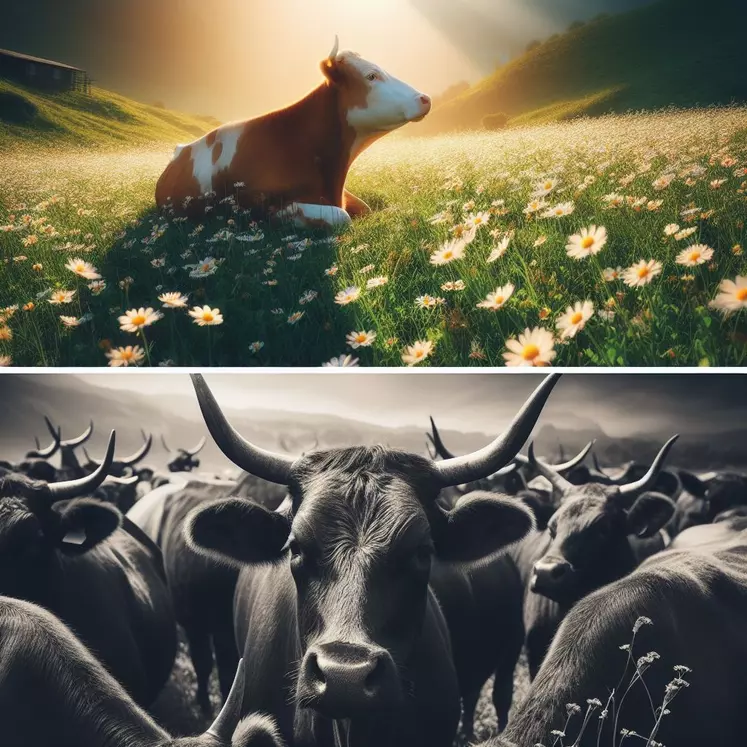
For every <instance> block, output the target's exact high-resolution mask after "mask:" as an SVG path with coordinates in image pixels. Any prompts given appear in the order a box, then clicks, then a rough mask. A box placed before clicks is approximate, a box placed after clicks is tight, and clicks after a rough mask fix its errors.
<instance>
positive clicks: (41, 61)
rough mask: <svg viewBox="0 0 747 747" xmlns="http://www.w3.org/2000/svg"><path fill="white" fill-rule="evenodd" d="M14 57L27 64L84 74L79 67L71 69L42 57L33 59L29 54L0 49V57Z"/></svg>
mask: <svg viewBox="0 0 747 747" xmlns="http://www.w3.org/2000/svg"><path fill="white" fill-rule="evenodd" d="M3 56H5V57H16V58H17V59H19V60H26V61H28V62H36V63H38V64H39V65H51V66H52V67H61V68H64V69H65V70H75V71H76V72H79V73H84V72H85V70H82V69H81V68H79V67H73V66H72V65H66V64H65V63H64V62H55V60H45V59H44V58H43V57H34V56H32V55H30V54H23V53H22V52H13V51H12V50H10V49H0V57H3Z"/></svg>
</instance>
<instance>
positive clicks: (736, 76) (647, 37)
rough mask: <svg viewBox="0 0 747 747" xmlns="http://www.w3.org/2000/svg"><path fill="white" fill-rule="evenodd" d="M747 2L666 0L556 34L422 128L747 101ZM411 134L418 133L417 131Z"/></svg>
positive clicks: (430, 131) (440, 110)
mask: <svg viewBox="0 0 747 747" xmlns="http://www.w3.org/2000/svg"><path fill="white" fill-rule="evenodd" d="M746 24H747V3H746V2H744V0H712V2H709V3H708V4H707V5H704V4H703V3H702V2H700V0H660V2H658V3H655V4H654V5H650V6H646V7H643V8H639V9H637V10H634V11H630V12H628V13H624V14H621V15H616V16H607V17H602V18H599V19H597V20H594V21H590V22H589V23H587V24H586V25H584V26H582V27H580V28H577V29H574V30H572V31H569V32H568V33H566V34H563V35H561V36H557V37H554V38H551V39H549V40H547V41H546V42H544V43H543V44H541V45H540V46H539V47H536V48H535V49H532V50H531V51H529V52H527V53H525V54H524V55H522V56H521V57H519V58H517V59H515V60H513V61H512V62H510V63H509V64H507V65H505V66H504V67H501V68H500V69H498V70H497V71H496V72H495V73H494V74H493V75H491V76H489V77H487V78H485V79H484V80H483V81H481V82H480V83H478V84H476V85H475V86H473V87H472V88H470V89H469V90H468V91H466V92H464V93H463V94H462V95H460V96H458V97H457V98H455V99H452V100H451V101H449V102H448V103H446V104H444V105H443V106H442V107H440V108H437V109H436V110H435V111H434V112H433V113H432V115H431V116H430V117H429V118H428V119H427V120H426V121H425V122H424V123H423V124H422V125H421V126H420V127H419V128H418V131H417V134H420V135H423V134H429V135H432V134H440V133H443V132H449V131H454V130H462V129H475V128H480V127H482V120H483V118H484V117H486V116H488V115H493V114H498V113H505V114H507V115H508V116H509V118H510V121H509V124H528V123H540V122H544V121H553V120H562V119H569V118H573V117H576V116H581V115H595V114H602V113H607V112H624V111H628V110H639V109H657V108H662V107H667V106H677V107H690V106H695V105H709V104H729V103H731V102H733V101H739V102H744V101H747V76H745V74H744V28H745V25H746ZM413 134H415V133H414V132H413Z"/></svg>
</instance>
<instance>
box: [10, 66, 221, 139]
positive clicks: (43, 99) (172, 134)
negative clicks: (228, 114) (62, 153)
mask: <svg viewBox="0 0 747 747" xmlns="http://www.w3.org/2000/svg"><path fill="white" fill-rule="evenodd" d="M218 124H219V122H218V121H217V120H214V119H212V118H211V117H201V116H195V115H189V114H181V113H178V112H172V111H168V110H167V109H161V108H159V107H156V106H148V105H147V104H140V103H138V102H136V101H132V100H131V99H128V98H125V97H124V96H120V95H119V94H116V93H110V92H109V91H103V90H101V89H98V88H94V89H93V92H92V93H91V94H90V95H84V94H82V93H79V92H70V93H63V94H46V93H41V92H39V91H35V90H32V89H29V88H25V87H24V86H21V85H17V84H15V83H11V82H10V81H7V80H2V79H0V149H8V148H10V147H11V146H14V145H18V144H19V143H33V144H35V145H51V144H60V143H64V144H75V145H98V146H117V145H142V144H145V143H151V142H168V143H174V142H180V141H184V140H193V139H195V138H196V137H199V136H200V135H202V134H204V133H205V132H208V131H209V130H210V129H212V128H213V127H216V126H217V125H218Z"/></svg>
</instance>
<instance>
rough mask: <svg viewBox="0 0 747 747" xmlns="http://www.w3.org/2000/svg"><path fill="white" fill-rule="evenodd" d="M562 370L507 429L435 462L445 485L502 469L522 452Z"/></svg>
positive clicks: (435, 467) (543, 387)
mask: <svg viewBox="0 0 747 747" xmlns="http://www.w3.org/2000/svg"><path fill="white" fill-rule="evenodd" d="M560 376H561V374H551V375H550V376H547V377H546V378H545V380H544V381H543V382H542V383H541V384H540V385H539V386H538V387H537V388H536V389H535V390H534V392H533V393H532V394H531V395H530V397H529V399H528V400H527V401H526V402H525V403H524V406H523V407H522V408H521V410H520V411H519V413H518V415H516V417H515V418H514V419H513V421H512V422H511V424H510V425H509V426H508V428H506V430H505V431H504V432H503V433H502V434H501V435H500V436H498V438H496V439H495V441H493V443H491V444H488V445H487V446H485V447H484V448H482V449H479V450H478V451H475V452H473V453H472V454H467V455H465V456H462V457H455V458H453V459H446V460H444V461H443V462H435V463H434V465H433V467H434V469H435V471H436V473H437V474H438V476H439V478H440V480H441V484H442V485H444V486H449V485H461V484H462V483H465V482H475V481H476V480H481V479H482V478H484V477H487V476H488V475H492V474H493V473H495V472H498V470H500V469H501V468H502V467H505V466H506V465H507V464H508V463H509V462H510V461H511V460H512V459H513V458H514V457H515V456H516V454H518V452H519V449H521V447H522V446H523V445H524V443H525V441H526V440H527V439H528V438H529V436H530V435H531V433H532V430H533V429H534V426H535V425H536V424H537V420H539V416H540V415H541V414H542V409H543V408H544V406H545V403H546V402H547V399H548V397H549V396H550V393H551V392H552V390H553V389H554V388H555V385H556V384H557V383H558V381H559V380H560Z"/></svg>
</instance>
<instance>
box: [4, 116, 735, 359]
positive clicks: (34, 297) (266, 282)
mask: <svg viewBox="0 0 747 747" xmlns="http://www.w3.org/2000/svg"><path fill="white" fill-rule="evenodd" d="M411 132H412V134H416V130H415V129H414V128H413V129H412V130H411ZM169 150H170V149H169V148H163V147H153V148H150V149H143V148H138V149H130V150H118V151H107V150H88V151H85V150H76V149H71V148H70V147H69V146H65V147H64V148H60V149H39V148H36V149H34V148H31V147H29V148H28V149H26V148H21V149H14V150H11V151H5V152H2V153H0V170H2V173H3V179H2V181H1V182H0V251H1V253H2V260H3V261H2V264H1V265H0V363H2V364H3V365H24V366H107V365H108V366H113V367H125V366H128V367H129V366H147V365H152V366H174V365H176V366H196V365H213V366H322V365H326V366H356V365H357V366H512V367H513V366H665V365H672V366H686V365H687V366H698V365H701V366H709V365H710V366H739V365H744V363H745V360H747V321H746V320H745V314H744V310H745V309H746V308H747V259H746V258H745V255H744V249H743V247H744V246H745V242H746V241H747V235H746V234H745V219H746V218H747V110H745V109H742V108H729V109H709V110H692V111H667V112H659V113H640V114H630V115H624V116H609V117H602V118H598V119H582V120H577V121H574V122H568V123H562V124H551V125H545V126H542V127H533V128H525V129H515V130H507V131H504V132H499V133H467V134H459V135H454V136H450V137H439V138H432V139H416V138H407V137H402V136H393V137H391V138H389V139H388V140H384V141H382V142H381V143H379V144H377V145H375V146H374V147H373V148H372V149H371V150H370V151H369V152H368V153H366V154H365V155H364V156H363V157H362V158H361V159H360V160H359V161H358V162H357V163H356V164H355V166H354V167H353V170H352V173H351V176H350V179H349V182H348V186H349V188H350V189H351V191H353V192H354V193H355V194H357V195H358V196H360V197H361V198H362V199H364V200H366V201H367V202H368V203H369V204H370V205H371V206H372V208H373V209H374V212H373V213H372V214H371V215H369V216H367V217H365V218H363V219H361V220H357V221H355V222H354V224H353V226H352V228H350V229H348V230H346V231H345V232H342V233H340V234H338V235H334V234H332V233H319V232H315V233H303V232H299V231H298V230H296V229H295V228H293V227H292V226H287V225H286V226H283V225H267V224H258V223H255V222H253V221H252V219H251V216H250V215H249V214H248V213H247V212H246V211H244V210H242V209H241V208H239V207H238V201H239V200H240V197H241V191H242V189H243V188H244V187H243V185H242V184H241V183H239V184H236V185H235V190H236V193H235V194H234V195H229V196H228V197H227V198H226V199H224V200H221V201H218V202H214V203H213V204H212V205H211V206H210V209H209V210H208V212H207V213H206V215H205V217H204V220H202V221H201V222H199V223H195V222H190V221H187V220H185V219H182V218H179V217H176V216H175V215H174V214H172V213H169V212H168V211H167V212H165V213H160V212H157V211H156V209H155V206H154V203H153V191H154V185H155V181H156V179H157V178H158V176H159V174H160V172H161V170H162V169H163V167H164V166H165V164H166V163H167V161H168V151H169Z"/></svg>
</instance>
